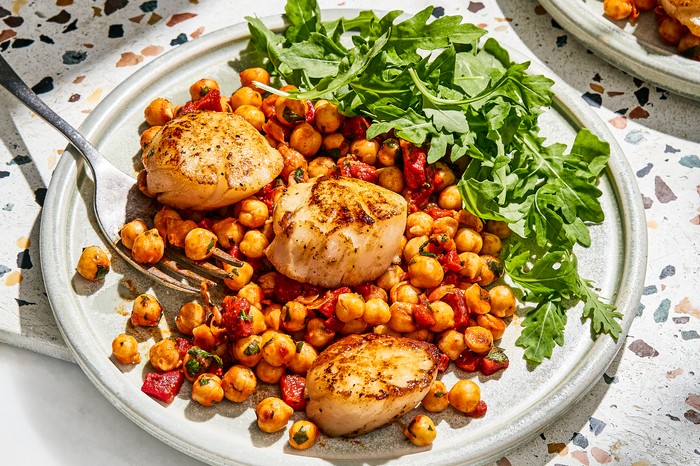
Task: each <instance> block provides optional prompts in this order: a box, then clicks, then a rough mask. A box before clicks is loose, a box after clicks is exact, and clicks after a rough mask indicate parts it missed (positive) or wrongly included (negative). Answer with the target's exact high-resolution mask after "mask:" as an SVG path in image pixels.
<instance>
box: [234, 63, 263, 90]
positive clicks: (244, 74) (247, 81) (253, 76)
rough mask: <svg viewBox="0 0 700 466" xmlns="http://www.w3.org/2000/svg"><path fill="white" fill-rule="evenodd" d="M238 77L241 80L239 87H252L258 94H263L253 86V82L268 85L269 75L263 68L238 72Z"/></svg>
mask: <svg viewBox="0 0 700 466" xmlns="http://www.w3.org/2000/svg"><path fill="white" fill-rule="evenodd" d="M239 77H240V79H241V86H247V87H252V88H253V89H255V90H256V91H258V92H261V93H262V92H263V91H262V89H259V88H257V87H256V86H255V84H253V81H257V82H259V83H262V84H265V85H270V73H268V72H267V70H265V69H264V68H257V67H256V68H248V69H245V70H243V71H241V72H240V74H239Z"/></svg>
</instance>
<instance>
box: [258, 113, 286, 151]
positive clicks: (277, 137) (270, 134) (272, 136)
mask: <svg viewBox="0 0 700 466" xmlns="http://www.w3.org/2000/svg"><path fill="white" fill-rule="evenodd" d="M263 105H264V103H263ZM261 111H262V112H263V114H264V113H265V112H264V111H263V110H262V107H261ZM262 130H263V132H264V133H265V138H266V139H267V140H268V141H270V144H271V145H273V146H274V145H276V146H277V148H278V149H279V145H281V144H286V143H287V141H289V135H290V134H291V133H292V132H291V130H290V129H289V128H287V127H286V126H284V125H283V124H282V123H280V122H279V121H278V120H277V118H270V119H269V120H267V121H266V122H265V124H263V127H262ZM272 140H274V141H277V143H279V144H277V143H273V142H272Z"/></svg>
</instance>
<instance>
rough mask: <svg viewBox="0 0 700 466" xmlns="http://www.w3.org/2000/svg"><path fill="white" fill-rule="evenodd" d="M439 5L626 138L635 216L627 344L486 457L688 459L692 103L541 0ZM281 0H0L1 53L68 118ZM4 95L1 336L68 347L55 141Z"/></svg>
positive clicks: (699, 383) (698, 160) (693, 355)
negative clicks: (59, 322)
mask: <svg viewBox="0 0 700 466" xmlns="http://www.w3.org/2000/svg"><path fill="white" fill-rule="evenodd" d="M319 3H320V5H321V7H322V8H363V9H365V8H372V7H377V6H378V5H377V3H376V2H372V1H364V0H363V1H359V0H358V1H353V0H346V1H344V2H337V1H320V2H319ZM435 4H437V5H439V6H436V7H435V9H434V12H433V15H434V16H436V17H439V16H442V15H448V14H460V15H463V16H464V17H465V20H466V21H469V22H473V23H476V24H479V25H481V26H482V27H485V28H486V29H487V30H488V31H489V33H490V35H491V36H492V37H494V38H496V39H498V40H499V41H502V42H504V43H507V44H509V45H510V46H512V47H514V48H516V49H519V50H521V51H523V52H524V53H527V54H528V55H530V56H532V57H533V59H535V60H539V61H541V62H542V63H544V64H545V65H546V66H548V67H550V68H551V69H552V70H553V71H554V72H555V73H556V74H558V75H559V76H560V77H561V78H562V79H563V80H564V81H565V82H566V83H568V84H569V85H570V86H572V87H573V88H575V89H576V90H577V91H578V92H579V93H580V95H581V99H584V100H585V101H586V102H587V103H588V104H589V105H590V106H591V107H592V108H593V109H594V111H595V113H597V115H598V116H599V117H600V118H601V119H602V120H603V121H605V122H607V124H608V127H609V129H610V130H611V131H612V133H613V135H614V137H615V139H616V141H617V142H618V143H619V144H620V146H621V147H622V148H623V150H624V152H625V154H626V156H627V159H628V161H629V163H630V165H631V166H632V169H633V171H634V172H635V174H636V177H637V183H638V185H639V189H640V191H641V193H642V196H643V201H644V207H645V213H646V217H647V234H648V242H649V251H648V265H647V270H646V280H645V288H644V293H643V296H642V298H641V302H640V303H639V307H638V310H637V315H636V318H635V321H634V322H633V324H632V327H631V330H630V332H629V334H628V336H627V340H626V341H625V342H624V344H623V349H622V350H621V351H620V353H619V354H618V355H617V357H616V358H615V359H614V361H613V362H612V364H611V366H610V367H609V368H608V369H607V371H606V372H605V374H604V375H603V377H602V378H601V379H600V380H599V381H598V383H597V384H596V385H595V386H594V387H593V389H592V390H591V391H590V392H589V393H588V394H587V395H586V396H585V397H584V398H583V399H582V400H581V401H580V402H579V403H578V404H577V406H576V407H575V408H574V409H573V410H571V411H570V412H569V413H568V415H566V416H565V417H564V418H562V419H560V420H559V421H557V422H556V423H555V424H553V425H551V426H550V427H548V428H546V429H545V430H544V431H543V432H541V433H540V435H539V436H538V437H536V438H534V439H533V440H532V441H530V442H529V443H527V444H526V445H524V446H522V447H521V448H519V449H517V450H515V451H514V452H511V453H508V454H507V455H506V456H504V457H503V458H502V459H500V460H498V461H497V462H496V464H497V465H498V466H508V465H513V466H515V465H542V464H550V465H581V464H582V465H596V464H619V465H634V466H646V465H656V464H672V465H681V464H700V357H699V353H700V333H699V332H700V295H698V289H700V273H699V268H700V267H699V265H698V264H699V263H700V260H699V258H700V118H698V112H699V111H700V101H693V100H690V99H686V98H681V97H678V96H676V95H673V94H670V93H669V92H667V91H665V90H664V89H661V88H658V87H654V86H650V85H647V84H646V83H644V82H642V81H640V80H638V79H636V78H634V77H633V76H630V75H627V74H625V73H623V72H621V71H619V70H617V69H616V68H614V67H612V66H611V65H609V64H607V63H606V62H604V61H602V60H600V59H599V58H598V57H596V56H595V55H593V54H591V53H590V52H588V51H587V50H585V48H583V47H582V46H581V45H580V44H579V43H577V41H576V39H575V38H574V37H571V36H570V35H569V34H568V33H567V32H566V31H564V30H563V29H561V28H560V27H559V26H558V25H557V24H556V23H555V22H554V21H553V20H552V18H551V17H550V16H548V14H547V13H546V11H545V10H544V9H543V8H542V7H541V6H540V5H538V3H537V2H534V1H531V0H498V1H491V2H487V1H483V2H470V1H456V0H455V1H438V2H435ZM424 5H425V2H419V1H398V0H385V1H384V2H381V8H382V9H384V10H388V9H403V10H405V11H407V12H411V11H417V10H419V9H421V8H423V7H424ZM283 9H284V2H283V1H281V0H275V1H265V2H243V3H240V4H239V2H228V1H223V0H203V1H196V0H190V1H164V0H160V1H157V0H149V1H138V0H137V1H128V0H107V1H101V0H98V1H93V2H77V1H75V2H74V1H73V0H51V1H48V0H46V1H27V0H15V1H10V0H2V1H0V53H2V54H3V56H4V57H5V58H6V60H7V61H8V62H9V63H10V64H11V65H12V66H13V67H14V68H15V69H16V70H17V71H18V73H19V74H20V76H22V77H23V78H24V79H25V81H26V82H27V83H28V84H29V85H30V86H31V87H32V88H33V90H34V91H35V92H37V93H38V94H40V96H41V98H42V99H43V100H44V101H45V102H46V103H47V104H48V105H49V106H50V107H51V108H53V109H54V110H56V111H57V112H58V113H59V114H60V115H62V116H63V117H64V118H65V119H66V120H67V121H68V122H69V123H71V124H73V125H74V126H76V127H77V126H79V125H80V123H81V122H82V121H83V119H84V118H85V117H86V116H87V115H88V114H89V113H90V112H91V110H92V109H94V108H95V106H96V105H97V104H98V103H99V102H100V100H101V99H102V98H104V97H105V96H106V95H107V94H108V93H109V92H110V91H111V90H112V89H114V87H115V86H116V85H118V84H119V83H120V82H121V81H123V80H124V79H126V78H127V77H128V76H129V75H131V74H132V73H133V72H135V71H136V70H138V69H139V68H140V67H141V66H143V65H145V64H146V63H149V62H150V61H151V60H153V59H154V58H155V57H157V56H160V55H162V54H163V53H165V52H167V51H168V50H171V49H172V48H174V47H177V46H178V45H180V44H183V43H185V42H187V41H191V40H195V39H196V38H197V37H199V36H200V35H202V34H206V33H208V32H212V31H214V30H217V29H219V28H222V27H225V26H228V25H231V24H235V23H238V22H241V21H243V18H244V16H247V15H257V16H260V17H262V16H266V15H271V14H279V13H281V12H282V11H283ZM698 97H699V98H700V96H698ZM0 106H1V107H2V108H3V109H4V110H5V111H3V112H1V113H0V139H1V142H0V224H2V225H3V228H4V232H3V234H2V235H0V287H2V292H0V341H4V342H7V343H11V344H14V345H17V346H21V347H25V348H28V349H31V350H34V351H38V352H41V353H45V354H48V355H51V356H55V357H59V358H62V359H68V360H70V359H71V356H70V353H69V352H68V350H67V348H66V346H65V343H64V342H63V340H62V338H61V335H60V333H59V331H58V330H57V328H56V323H55V320H54V318H53V315H52V313H51V309H50V307H49V303H48V299H47V296H46V291H45V289H44V285H43V281H42V277H41V271H40V268H39V222H40V215H41V208H42V202H43V200H44V197H45V195H46V190H47V186H48V184H49V180H50V178H51V174H52V171H53V169H54V167H55V166H56V163H57V161H58V160H59V158H60V157H61V156H62V153H63V151H64V149H65V147H66V143H65V141H64V139H62V137H61V136H60V135H58V134H57V133H55V132H54V131H53V130H52V129H50V128H49V126H48V125H46V124H44V123H43V122H42V121H40V119H39V118H37V117H36V116H35V115H32V113H31V112H30V111H29V110H27V109H26V108H24V107H23V106H21V105H20V104H19V103H18V102H17V101H16V100H15V99H14V98H13V97H12V96H10V95H9V94H8V93H7V92H5V91H4V90H3V91H0ZM66 292H70V291H69V290H66ZM514 396H517V393H516V394H514Z"/></svg>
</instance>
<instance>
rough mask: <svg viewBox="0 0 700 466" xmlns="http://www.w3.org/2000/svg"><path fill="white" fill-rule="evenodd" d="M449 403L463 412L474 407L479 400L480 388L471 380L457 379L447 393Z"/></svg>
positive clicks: (468, 411) (469, 411)
mask: <svg viewBox="0 0 700 466" xmlns="http://www.w3.org/2000/svg"><path fill="white" fill-rule="evenodd" d="M448 398H449V400H450V404H451V405H452V406H453V407H454V408H455V409H457V411H461V412H463V413H465V414H469V413H471V412H472V411H474V410H475V409H476V406H477V405H478V404H479V401H480V400H481V389H479V386H478V385H477V384H475V383H474V382H472V381H471V380H458V381H457V383H456V384H454V385H453V386H452V389H451V390H450V393H449V395H448Z"/></svg>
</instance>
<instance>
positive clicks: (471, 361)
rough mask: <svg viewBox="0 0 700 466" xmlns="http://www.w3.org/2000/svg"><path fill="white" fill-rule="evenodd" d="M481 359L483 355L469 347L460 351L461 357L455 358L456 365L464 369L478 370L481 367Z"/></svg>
mask: <svg viewBox="0 0 700 466" xmlns="http://www.w3.org/2000/svg"><path fill="white" fill-rule="evenodd" d="M481 359H482V358H481V356H479V355H478V354H476V353H475V352H474V351H472V350H470V349H468V348H467V349H465V350H464V351H462V352H461V353H459V357H458V358H457V360H455V366H457V367H459V368H460V369H462V370H463V371H467V372H476V371H478V370H479V367H481Z"/></svg>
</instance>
